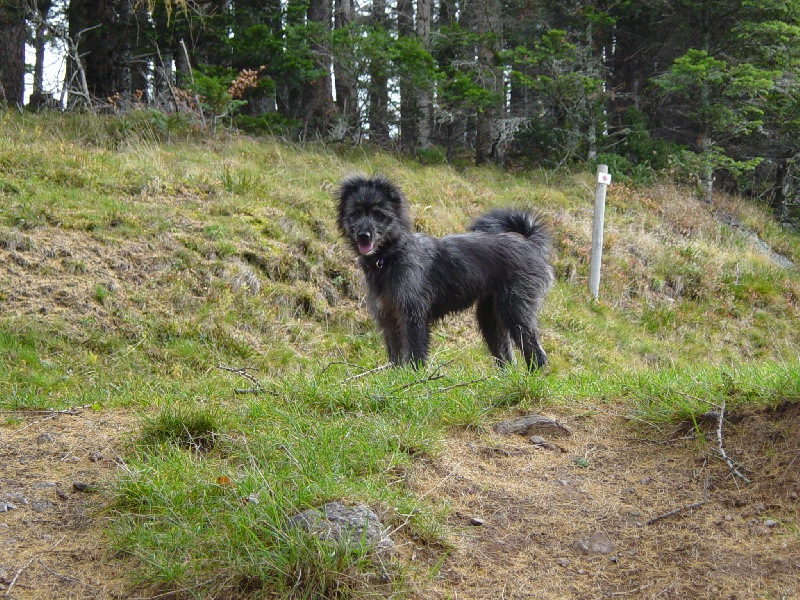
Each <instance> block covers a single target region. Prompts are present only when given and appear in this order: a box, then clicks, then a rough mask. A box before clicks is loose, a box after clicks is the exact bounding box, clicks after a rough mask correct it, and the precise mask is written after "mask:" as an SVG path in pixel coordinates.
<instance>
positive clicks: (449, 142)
mask: <svg viewBox="0 0 800 600" xmlns="http://www.w3.org/2000/svg"><path fill="white" fill-rule="evenodd" d="M26 44H28V47H29V48H30V49H31V51H29V53H28V54H29V56H35V60H29V61H28V63H29V64H26V60H25V57H26V53H25V46H26ZM48 44H51V45H52V47H54V48H57V49H59V51H60V52H62V53H63V54H64V55H65V57H66V60H67V67H66V69H65V73H64V78H63V81H61V82H60V84H59V85H58V86H57V87H58V89H46V87H45V84H44V82H45V77H44V71H45V63H46V58H45V56H46V55H45V48H46V47H47V45H48ZM26 70H27V71H28V77H29V80H30V81H32V85H29V87H30V88H31V89H30V90H29V92H30V93H28V94H26V93H25V87H24V83H23V81H24V75H25V73H26ZM51 87H53V86H51ZM0 102H2V103H3V104H4V105H5V106H6V107H7V108H11V107H13V106H15V105H18V106H23V105H25V108H26V109H30V110H41V109H57V110H91V111H96V112H121V113H125V114H129V113H133V112H135V111H139V112H141V111H144V114H146V115H148V118H149V119H151V120H152V122H153V123H154V124H156V125H158V126H159V127H161V128H163V129H165V130H171V129H172V130H176V129H178V128H180V127H188V126H204V127H208V128H214V127H218V126H226V127H231V126H234V127H237V128H240V129H243V130H245V131H252V132H262V133H270V134H279V135H283V136H287V137H291V138H292V139H301V140H310V139H319V140H325V141H329V142H340V143H345V144H362V143H363V144H366V143H369V144H372V145H376V146H381V147H386V148H390V149H392V150H396V151H401V152H404V153H407V154H409V155H413V156H416V157H417V158H418V159H419V160H422V161H450V162H454V163H457V162H459V161H461V162H465V161H469V162H474V163H476V164H487V163H499V164H504V165H509V166H516V167H519V166H521V167H542V168H547V169H552V168H558V167H569V166H575V165H581V166H583V165H586V164H589V165H591V164H594V163H598V162H602V163H605V164H608V165H609V167H610V171H611V172H612V173H613V174H615V175H616V176H617V177H623V178H625V177H628V178H632V179H634V180H635V181H638V182H644V183H646V182H648V181H652V180H653V179H654V178H656V177H658V176H664V175H666V176H670V177H672V178H675V179H677V180H680V181H685V182H688V183H691V184H694V185H696V186H697V188H698V190H699V192H700V193H702V194H703V195H704V196H706V197H710V196H711V194H712V193H713V192H714V190H716V189H726V190H730V191H735V192H739V193H743V194H746V195H750V196H751V197H753V198H757V199H761V200H764V201H767V202H769V203H770V204H771V205H772V207H773V208H774V210H775V212H776V214H777V216H778V217H779V218H781V219H784V220H785V219H787V218H788V215H789V213H790V212H791V211H792V210H793V209H794V207H796V204H797V203H798V196H800V144H799V143H798V134H800V0H758V1H756V0H703V1H698V2H690V1H687V0H642V1H628V0H619V1H608V2H599V1H589V0H572V1H568V2H556V1H550V0H371V1H370V0H261V1H258V0H214V1H203V0H195V1H191V2H190V1H189V0H171V1H168V2H164V1H163V0H150V1H140V2H134V1H133V0H0Z"/></svg>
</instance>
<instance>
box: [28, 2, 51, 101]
mask: <svg viewBox="0 0 800 600" xmlns="http://www.w3.org/2000/svg"><path fill="white" fill-rule="evenodd" d="M52 4H53V2H52V0H38V2H37V3H36V10H37V11H38V13H39V16H40V18H41V22H37V23H36V28H35V33H34V40H33V45H34V48H35V49H36V63H35V64H34V66H33V89H32V90H31V97H30V99H29V101H28V106H30V107H31V108H32V109H34V110H39V109H41V108H44V107H45V106H46V105H47V102H48V96H47V95H46V94H45V90H44V51H45V41H46V40H45V24H44V21H46V20H47V15H48V13H49V12H50V8H51V7H52Z"/></svg>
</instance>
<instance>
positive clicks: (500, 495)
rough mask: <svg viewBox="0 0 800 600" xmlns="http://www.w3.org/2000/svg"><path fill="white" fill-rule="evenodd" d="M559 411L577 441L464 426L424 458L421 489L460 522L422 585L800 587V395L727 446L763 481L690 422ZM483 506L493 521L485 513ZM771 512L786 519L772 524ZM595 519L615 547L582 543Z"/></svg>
mask: <svg viewBox="0 0 800 600" xmlns="http://www.w3.org/2000/svg"><path fill="white" fill-rule="evenodd" d="M576 408H577V407H576ZM558 418H559V421H560V422H562V423H566V424H567V425H568V426H569V427H570V428H571V429H572V430H573V432H574V433H573V435H572V436H571V437H569V438H565V439H560V440H552V441H554V442H556V443H558V444H559V445H560V446H562V447H563V448H564V450H566V452H565V453H558V452H552V451H548V450H541V449H536V448H534V447H533V446H531V445H530V444H527V443H526V441H525V440H524V439H523V438H520V437H517V436H511V437H508V438H499V437H498V436H496V435H495V434H486V435H479V434H476V433H471V432H457V433H455V434H454V435H453V436H452V437H451V438H450V439H449V440H448V442H447V445H446V448H445V450H444V451H443V452H442V454H441V455H440V456H438V457H437V458H436V459H434V460H430V461H426V462H421V463H418V464H417V467H416V469H415V472H414V477H413V482H414V487H415V489H416V491H417V493H418V494H419V495H423V496H425V497H427V498H429V499H430V500H431V501H433V502H435V503H438V504H445V505H448V506H449V507H450V508H451V512H450V517H449V524H450V526H451V527H453V530H454V532H455V533H454V535H453V538H452V540H453V549H452V551H451V552H450V553H449V554H448V555H447V557H446V558H445V560H444V561H443V563H442V564H441V568H440V571H439V575H438V576H437V577H435V578H434V579H433V580H432V581H431V582H430V585H427V586H424V587H423V588H421V589H420V590H419V597H421V598H464V599H467V598H471V599H497V598H542V599H544V598H552V599H557V598H611V597H629V598H674V599H685V598H708V599H715V598H793V597H797V596H798V594H800V578H798V573H800V538H798V535H797V532H796V530H794V529H793V527H794V525H793V524H794V523H796V522H797V518H798V512H799V511H800V506H798V502H797V497H798V493H800V465H799V464H798V462H800V461H798V457H799V456H800V435H798V433H797V431H798V424H800V423H798V421H800V410H798V407H797V405H792V406H786V407H784V408H783V409H781V410H780V411H778V412H776V413H774V414H770V415H750V416H746V417H743V418H742V419H741V420H739V422H738V423H737V425H736V426H735V427H732V428H730V430H729V431H728V435H727V436H726V437H725V442H726V444H727V450H728V451H733V452H734V453H735V455H736V458H737V460H739V461H741V463H742V464H744V465H745V466H746V467H747V468H748V469H750V470H751V471H752V473H753V479H754V482H753V484H752V485H751V486H746V485H743V484H741V482H737V481H736V480H735V479H734V478H733V477H732V475H731V472H730V471H729V469H728V467H727V466H726V465H725V464H724V463H723V462H722V461H721V460H719V459H718V458H716V457H715V456H714V453H713V451H712V446H713V443H711V444H709V445H706V444H703V443H700V442H698V441H696V440H694V441H687V440H680V439H679V438H682V437H685V436H686V433H687V430H686V429H681V430H676V431H675V432H674V435H673V437H674V438H675V440H676V441H674V442H671V443H670V442H666V443H662V442H655V441H653V442H651V441H648V440H645V439H641V440H639V439H634V436H633V434H632V433H631V430H630V429H628V428H626V427H625V426H624V425H622V423H621V421H620V419H619V418H618V417H617V416H616V415H614V414H613V413H612V412H597V413H595V414H594V415H593V416H591V417H586V416H584V415H581V414H580V412H577V411H576V412H574V413H572V414H568V415H563V414H562V415H558ZM710 429H713V426H711V427H710ZM726 429H727V428H726ZM709 439H710V441H713V439H714V434H713V432H710V433H709ZM575 457H581V458H585V460H586V463H587V466H585V467H581V466H579V465H578V464H577V463H576V461H575ZM703 500H706V503H705V504H703V505H701V506H699V507H696V508H694V509H691V510H687V511H682V512H679V513H677V514H675V515H672V516H670V517H667V518H663V519H661V520H658V521H656V522H654V523H652V524H649V525H648V524H646V523H647V521H648V520H649V519H652V518H654V517H657V516H660V515H663V514H665V513H668V512H669V511H672V510H674V509H677V508H680V507H685V506H689V505H691V504H693V503H696V502H698V501H703ZM472 518H479V519H480V520H482V521H484V525H483V526H472V525H471V524H470V519H472ZM768 519H772V520H774V521H777V525H775V526H773V527H769V526H767V525H765V523H767V522H768ZM595 532H602V533H603V534H604V535H605V536H607V537H608V538H610V539H611V541H612V542H613V543H614V551H613V552H612V553H610V554H608V555H599V554H598V555H587V554H584V553H582V552H581V551H580V550H578V549H576V548H575V546H574V543H575V542H576V541H577V540H580V539H588V538H589V537H590V536H591V535H592V534H593V533H595ZM409 554H410V559H411V560H412V561H419V562H422V563H423V564H428V565H432V564H434V563H435V562H436V561H437V560H438V559H439V553H438V552H437V551H426V550H425V549H421V548H412V549H410V550H409Z"/></svg>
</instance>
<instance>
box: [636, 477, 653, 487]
mask: <svg viewBox="0 0 800 600" xmlns="http://www.w3.org/2000/svg"><path fill="white" fill-rule="evenodd" d="M651 481H653V480H652V479H650V478H649V477H642V478H641V480H639V483H641V484H642V485H647V484H648V483H650V482H651Z"/></svg>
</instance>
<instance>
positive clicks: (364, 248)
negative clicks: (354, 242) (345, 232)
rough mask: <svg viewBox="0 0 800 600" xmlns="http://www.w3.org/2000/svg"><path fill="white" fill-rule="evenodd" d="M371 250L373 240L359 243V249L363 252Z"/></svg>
mask: <svg viewBox="0 0 800 600" xmlns="http://www.w3.org/2000/svg"><path fill="white" fill-rule="evenodd" d="M370 250H372V242H367V243H366V244H365V243H362V242H359V243H358V251H359V252H361V254H366V253H367V252H369V251H370Z"/></svg>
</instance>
